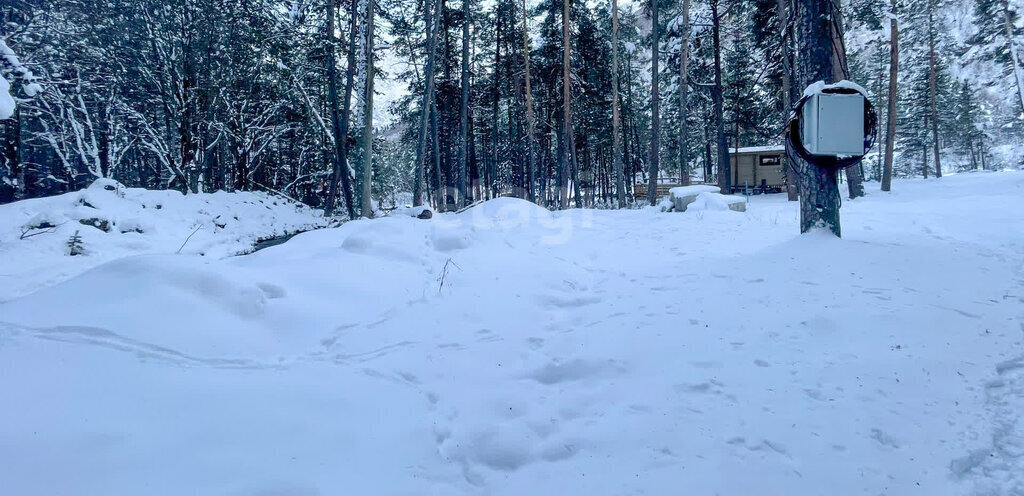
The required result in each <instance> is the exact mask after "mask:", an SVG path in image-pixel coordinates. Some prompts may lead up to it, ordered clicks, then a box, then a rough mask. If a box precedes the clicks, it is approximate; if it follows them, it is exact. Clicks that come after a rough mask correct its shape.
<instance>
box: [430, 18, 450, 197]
mask: <svg viewBox="0 0 1024 496" xmlns="http://www.w3.org/2000/svg"><path fill="white" fill-rule="evenodd" d="M440 5H441V8H442V9H443V8H444V4H443V3H442V4H440ZM437 119H438V115H437V98H431V99H430V140H431V143H432V146H433V149H434V176H433V181H434V187H433V190H434V207H435V208H436V209H437V210H438V211H439V212H444V210H445V208H446V206H447V205H446V201H445V198H444V182H443V179H442V178H441V137H440V134H441V133H440V126H439V123H438V122H437Z"/></svg>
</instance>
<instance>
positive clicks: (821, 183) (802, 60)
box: [794, 0, 842, 236]
mask: <svg viewBox="0 0 1024 496" xmlns="http://www.w3.org/2000/svg"><path fill="white" fill-rule="evenodd" d="M795 4H796V9H795V10H796V12H794V20H795V21H796V41H797V43H796V53H797V54H798V56H797V59H796V78H795V80H796V81H795V82H796V83H797V86H798V87H800V88H806V87H807V86H810V85H811V83H814V82H816V81H825V82H830V81H831V80H832V78H833V62H834V60H835V59H834V58H833V53H832V52H833V50H832V21H831V19H830V13H831V11H832V0H797V1H796V2H795ZM796 166H797V170H799V173H800V174H799V181H800V232H808V231H810V230H812V229H814V228H825V229H828V230H830V231H831V232H832V233H833V234H835V235H836V236H840V235H841V234H842V230H841V228H840V224H839V202H840V198H839V184H838V182H837V169H835V168H826V167H818V166H816V165H813V164H810V163H807V162H806V161H804V160H800V159H798V160H796Z"/></svg>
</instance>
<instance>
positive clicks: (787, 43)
mask: <svg viewBox="0 0 1024 496" xmlns="http://www.w3.org/2000/svg"><path fill="white" fill-rule="evenodd" d="M789 2H790V0H776V2H775V7H776V10H777V15H778V19H779V20H778V22H779V30H780V31H781V33H782V40H781V41H780V43H781V45H782V46H781V47H780V48H781V52H782V104H783V107H785V112H783V114H782V125H783V126H785V125H786V122H787V121H788V120H789V113H790V112H791V111H792V109H793V101H794V100H796V97H795V95H794V94H793V30H792V29H790V25H789V22H790V17H789ZM792 156H793V153H792V151H791V150H790V149H789V142H788V141H787V142H786V159H785V160H786V163H784V164H783V165H782V176H783V177H784V178H785V179H786V199H787V200H789V201H797V200H798V199H799V196H798V192H797V184H798V183H799V181H798V180H797V178H796V176H795V174H794V169H793V167H792V165H791V164H790V163H789V157H792Z"/></svg>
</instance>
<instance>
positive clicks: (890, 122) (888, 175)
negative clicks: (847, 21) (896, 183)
mask: <svg viewBox="0 0 1024 496" xmlns="http://www.w3.org/2000/svg"><path fill="white" fill-rule="evenodd" d="M897 2H898V0H892V4H891V6H890V9H889V107H888V109H887V110H886V116H885V121H886V125H885V168H884V169H882V191H889V190H890V189H892V159H893V145H894V144H895V142H896V121H897V118H896V117H897V116H896V98H897V97H898V94H897V92H896V89H897V88H896V83H897V77H898V76H899V66H900V36H899V34H900V32H899V23H898V22H897V21H896V9H897Z"/></svg>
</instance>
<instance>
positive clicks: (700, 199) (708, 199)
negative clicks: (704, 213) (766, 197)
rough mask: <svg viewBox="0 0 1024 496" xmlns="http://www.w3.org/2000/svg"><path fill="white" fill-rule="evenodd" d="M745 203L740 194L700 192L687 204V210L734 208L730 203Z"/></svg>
mask: <svg viewBox="0 0 1024 496" xmlns="http://www.w3.org/2000/svg"><path fill="white" fill-rule="evenodd" d="M743 203H746V199H744V198H743V197H741V196H734V195H723V194H721V193H701V194H699V195H697V199H696V200H694V202H693V203H691V204H689V205H688V206H687V208H686V209H687V210H734V208H733V207H732V205H737V204H743Z"/></svg>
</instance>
